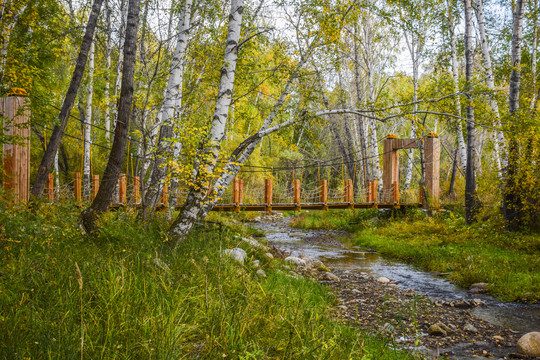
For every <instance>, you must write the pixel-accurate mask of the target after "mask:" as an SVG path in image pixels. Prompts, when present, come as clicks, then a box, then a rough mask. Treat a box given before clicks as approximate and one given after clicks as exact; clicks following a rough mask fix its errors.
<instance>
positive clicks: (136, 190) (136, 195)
mask: <svg viewBox="0 0 540 360" xmlns="http://www.w3.org/2000/svg"><path fill="white" fill-rule="evenodd" d="M140 191H141V183H140V181H139V177H138V176H134V177H133V204H135V205H137V204H139V203H140V202H141V193H140Z"/></svg>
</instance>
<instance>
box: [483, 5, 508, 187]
mask: <svg viewBox="0 0 540 360" xmlns="http://www.w3.org/2000/svg"><path fill="white" fill-rule="evenodd" d="M482 1H483V0H477V3H476V19H477V20H478V30H479V32H480V38H481V40H482V41H481V42H482V56H483V58H484V67H485V68H486V85H487V87H488V89H489V90H490V91H491V94H490V99H489V106H490V107H491V111H493V115H494V116H495V118H494V120H493V124H494V125H495V128H496V129H497V130H495V139H494V140H495V141H494V142H493V146H494V148H495V162H496V164H497V170H498V172H499V178H500V179H502V176H503V173H502V171H503V170H502V169H503V168H504V167H506V160H505V158H504V155H503V149H504V148H505V142H506V140H505V138H504V134H503V132H502V130H501V117H500V114H499V105H498V104H497V100H496V99H495V98H494V96H495V76H494V75H493V66H492V65H491V54H490V51H489V44H488V39H487V35H486V29H485V20H484V7H483V3H482ZM479 156H480V154H479Z"/></svg>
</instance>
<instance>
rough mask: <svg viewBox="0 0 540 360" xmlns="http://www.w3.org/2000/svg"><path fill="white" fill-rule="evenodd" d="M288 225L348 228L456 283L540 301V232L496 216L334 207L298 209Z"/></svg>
mask: <svg viewBox="0 0 540 360" xmlns="http://www.w3.org/2000/svg"><path fill="white" fill-rule="evenodd" d="M293 226H297V227H302V228H307V229H315V228H326V229H341V230H346V231H350V232H352V233H353V234H354V235H353V242H354V243H355V244H356V245H359V246H363V247H366V248H372V249H375V250H377V251H378V252H380V253H383V254H387V255H389V256H391V257H394V258H397V259H401V260H404V261H406V262H408V263H411V264H414V265H417V266H419V267H421V268H423V269H424V270H428V271H438V272H443V273H447V272H448V273H450V275H449V278H450V279H451V280H452V281H453V282H455V283H456V284H458V285H461V286H463V287H468V286H470V285H471V284H473V283H477V282H486V283H488V284H489V291H490V293H492V294H493V295H496V296H498V297H499V298H501V299H502V300H506V301H523V302H538V301H540V235H539V234H536V233H525V232H522V233H511V232H507V231H505V230H504V224H503V223H502V221H500V220H499V219H498V218H497V217H491V218H487V219H483V220H482V221H479V222H478V223H476V224H473V225H471V226H468V225H466V224H465V221H464V219H463V217H462V216H461V215H460V213H459V212H450V211H445V212H441V213H439V214H436V215H435V216H433V217H427V216H426V215H425V213H424V212H422V211H420V210H410V211H406V212H401V211H397V212H394V213H392V212H391V211H386V212H378V211H377V210H367V211H364V210H333V211H328V212H309V213H302V214H300V215H299V216H298V217H296V218H295V219H294V220H293Z"/></svg>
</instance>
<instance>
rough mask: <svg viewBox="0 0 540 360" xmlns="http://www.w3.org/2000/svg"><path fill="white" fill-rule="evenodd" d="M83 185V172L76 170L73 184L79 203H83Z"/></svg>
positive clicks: (76, 199)
mask: <svg viewBox="0 0 540 360" xmlns="http://www.w3.org/2000/svg"><path fill="white" fill-rule="evenodd" d="M81 185H82V181H81V173H80V172H76V173H75V176H74V182H73V186H74V192H75V201H76V202H78V203H79V204H80V203H81V200H82V197H81Z"/></svg>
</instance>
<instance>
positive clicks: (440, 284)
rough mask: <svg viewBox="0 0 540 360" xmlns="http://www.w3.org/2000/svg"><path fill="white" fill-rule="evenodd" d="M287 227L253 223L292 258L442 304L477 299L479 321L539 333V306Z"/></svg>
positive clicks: (333, 237) (332, 235)
mask: <svg viewBox="0 0 540 360" xmlns="http://www.w3.org/2000/svg"><path fill="white" fill-rule="evenodd" d="M287 224H288V220H287V219H285V220H281V221H277V222H262V223H256V224H254V227H256V228H258V229H260V230H263V231H264V232H265V233H266V239H267V240H268V242H269V243H270V244H271V245H274V246H276V247H277V248H278V249H280V250H284V251H287V252H289V253H291V255H293V256H298V255H299V254H305V255H309V256H311V257H313V258H317V259H319V260H321V261H323V262H325V263H326V264H327V265H328V266H329V267H330V268H334V269H339V270H349V271H362V272H366V273H369V274H372V275H375V276H384V277H387V278H389V279H392V280H394V281H395V282H396V284H397V285H398V286H400V287H402V288H404V289H413V290H415V291H416V292H418V293H421V294H424V295H426V296H428V297H430V298H436V299H440V300H444V301H454V300H471V299H474V298H480V299H481V300H483V301H484V302H485V303H486V304H487V306H486V307H476V308H474V309H472V310H471V311H472V313H473V314H474V315H476V316H478V317H479V318H481V319H483V320H485V321H488V322H491V323H493V324H496V325H500V326H503V327H506V328H510V329H513V330H515V331H518V332H520V333H525V332H530V331H540V304H535V305H525V304H519V303H502V302H500V301H498V300H496V299H495V298H493V297H490V296H486V295H479V294H472V293H470V292H468V291H466V290H464V289H461V288H458V287H457V286H455V285H454V284H452V283H450V282H449V281H448V280H446V279H444V278H441V277H439V276H436V275H434V274H430V273H426V272H424V271H421V270H418V269H416V268H414V267H412V266H410V265H406V264H403V263H400V262H397V261H393V260H389V259H385V258H384V257H383V256H381V255H380V254H377V253H375V252H373V251H366V250H363V249H361V248H358V247H355V246H349V245H347V241H344V244H342V242H340V241H337V239H338V238H339V237H340V234H339V233H337V232H332V231H326V230H302V229H295V228H292V227H289V226H288V225H287ZM341 235H343V234H341ZM314 236H315V237H318V238H322V239H325V240H326V241H324V245H322V244H321V243H320V242H314V241H310V239H313V238H314ZM341 237H343V236H341ZM328 240H329V241H328Z"/></svg>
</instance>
